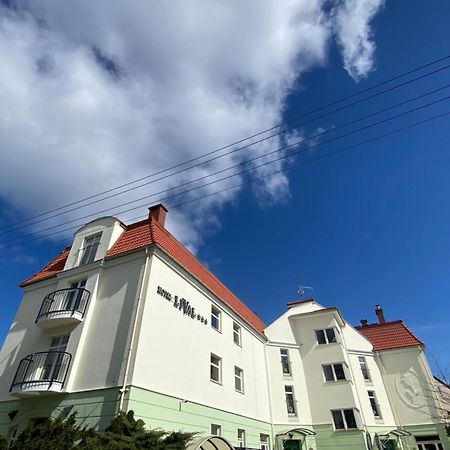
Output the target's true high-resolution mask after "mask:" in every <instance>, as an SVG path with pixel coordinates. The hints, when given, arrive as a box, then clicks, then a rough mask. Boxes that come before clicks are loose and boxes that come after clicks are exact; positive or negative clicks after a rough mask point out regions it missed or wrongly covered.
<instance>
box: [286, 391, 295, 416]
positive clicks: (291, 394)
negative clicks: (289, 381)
mask: <svg viewBox="0 0 450 450" xmlns="http://www.w3.org/2000/svg"><path fill="white" fill-rule="evenodd" d="M284 397H285V400H286V410H287V413H288V415H289V416H296V415H297V402H296V401H295V392H294V386H292V385H285V386H284ZM289 398H290V399H291V402H292V409H293V411H290V407H289V403H290V401H289Z"/></svg>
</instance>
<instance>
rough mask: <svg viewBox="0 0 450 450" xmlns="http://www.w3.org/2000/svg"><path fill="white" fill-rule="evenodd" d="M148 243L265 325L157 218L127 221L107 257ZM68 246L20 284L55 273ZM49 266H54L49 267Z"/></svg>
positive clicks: (250, 318) (257, 326)
mask: <svg viewBox="0 0 450 450" xmlns="http://www.w3.org/2000/svg"><path fill="white" fill-rule="evenodd" d="M150 245H157V246H158V247H159V248H161V249H162V250H163V251H165V252H166V253H167V254H169V255H170V256H171V257H172V258H173V259H174V260H175V261H177V262H178V263H179V264H180V265H181V266H182V267H183V268H184V269H186V270H187V271H188V272H190V273H191V274H192V275H193V276H194V277H195V278H197V279H198V280H199V281H200V282H201V283H202V284H203V285H204V286H206V287H207V288H208V289H209V290H210V291H211V292H213V293H214V294H215V295H217V297H219V298H220V299H221V300H222V301H223V302H224V303H225V304H226V305H228V306H229V307H230V308H231V309H232V310H233V311H234V312H236V313H237V314H238V315H239V316H241V317H242V318H243V319H244V320H245V321H246V322H247V323H248V324H249V325H250V326H252V327H253V328H254V329H255V330H256V331H258V332H259V333H261V334H262V333H263V331H264V329H265V327H266V326H265V324H264V322H263V321H262V320H261V319H260V318H259V317H258V316H257V315H256V314H255V313H254V312H253V311H251V310H250V309H249V308H248V307H247V306H245V304H244V303H243V302H242V301H241V300H239V299H238V298H237V297H236V296H235V295H234V294H233V293H232V292H231V291H230V290H229V289H228V288H227V287H226V286H225V285H224V284H222V283H221V282H220V281H219V280H218V278H216V277H215V276H214V275H213V274H212V273H211V272H210V271H209V270H208V269H207V268H206V267H205V266H204V265H203V264H202V263H201V262H200V261H199V260H198V259H197V258H196V257H195V256H194V255H193V254H192V253H190V252H189V251H188V250H187V249H186V247H184V245H183V244H181V243H180V242H179V241H178V240H177V239H175V238H174V237H173V236H172V235H171V234H170V233H169V232H168V231H167V230H166V229H165V228H164V227H163V226H162V225H161V224H160V223H159V222H157V221H156V220H155V219H153V218H150V219H146V220H143V221H141V222H137V223H134V224H131V225H127V226H126V228H125V231H124V232H123V233H122V234H121V236H120V237H119V239H118V240H117V242H116V243H115V244H114V245H113V246H112V247H111V249H110V250H109V251H108V253H107V254H106V259H109V258H113V257H117V256H120V255H124V254H127V253H131V252H135V251H138V250H139V249H142V248H145V247H147V246H150ZM69 251H70V248H69V247H68V248H67V249H66V250H65V251H64V252H63V253H61V254H60V255H59V256H58V257H57V258H56V259H54V260H53V261H52V262H51V263H50V264H49V265H48V266H46V267H45V268H44V269H43V270H42V271H41V272H39V273H38V274H36V275H34V276H33V277H32V278H30V279H29V280H26V281H24V282H23V283H22V286H24V285H28V284H31V283H34V282H36V281H40V280H42V279H44V278H48V277H51V276H54V275H56V274H57V273H58V272H60V271H61V270H63V268H64V264H65V261H66V259H67V256H68V254H69ZM50 268H53V270H51V269H50Z"/></svg>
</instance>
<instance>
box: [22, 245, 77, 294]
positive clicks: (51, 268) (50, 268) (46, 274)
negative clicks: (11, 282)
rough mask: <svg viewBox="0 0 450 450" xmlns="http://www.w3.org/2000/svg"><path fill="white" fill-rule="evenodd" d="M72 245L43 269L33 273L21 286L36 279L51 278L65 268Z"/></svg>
mask: <svg viewBox="0 0 450 450" xmlns="http://www.w3.org/2000/svg"><path fill="white" fill-rule="evenodd" d="M69 252H70V246H69V247H66V248H65V249H64V251H62V252H61V253H60V254H59V255H58V256H57V257H56V258H55V259H54V260H53V261H51V262H50V263H48V264H47V265H46V266H45V267H44V268H43V269H41V270H40V271H39V272H38V273H36V274H35V275H33V276H32V277H31V278H28V280H25V281H24V282H23V283H22V284H21V286H26V285H28V284H31V283H34V282H36V281H41V280H45V279H46V278H50V277H53V276H55V275H56V274H57V273H58V272H61V270H63V269H64V266H65V264H66V261H67V257H68V256H69Z"/></svg>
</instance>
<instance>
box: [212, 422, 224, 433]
mask: <svg viewBox="0 0 450 450" xmlns="http://www.w3.org/2000/svg"><path fill="white" fill-rule="evenodd" d="M211 435H212V436H222V425H219V424H217V423H212V424H211Z"/></svg>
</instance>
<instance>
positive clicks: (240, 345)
mask: <svg viewBox="0 0 450 450" xmlns="http://www.w3.org/2000/svg"><path fill="white" fill-rule="evenodd" d="M234 344H235V345H237V346H238V347H240V348H242V344H238V343H237V342H234Z"/></svg>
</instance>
